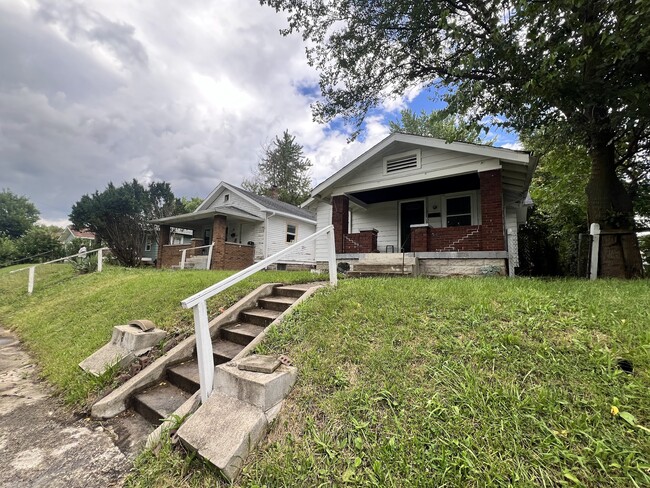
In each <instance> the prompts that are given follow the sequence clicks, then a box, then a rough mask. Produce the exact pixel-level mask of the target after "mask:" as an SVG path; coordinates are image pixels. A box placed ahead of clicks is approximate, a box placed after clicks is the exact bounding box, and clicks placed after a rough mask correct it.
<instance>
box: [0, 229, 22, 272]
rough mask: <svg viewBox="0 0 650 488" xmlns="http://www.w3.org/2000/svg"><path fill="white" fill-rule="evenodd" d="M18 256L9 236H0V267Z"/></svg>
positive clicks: (14, 244)
mask: <svg viewBox="0 0 650 488" xmlns="http://www.w3.org/2000/svg"><path fill="white" fill-rule="evenodd" d="M17 256H18V250H17V249H16V243H15V241H14V240H12V239H10V238H9V237H5V236H0V267H2V266H6V265H7V264H9V263H11V262H12V261H13V260H14V259H16V258H17Z"/></svg>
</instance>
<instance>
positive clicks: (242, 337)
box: [219, 322, 264, 346]
mask: <svg viewBox="0 0 650 488" xmlns="http://www.w3.org/2000/svg"><path fill="white" fill-rule="evenodd" d="M263 330H264V327H262V326H261V325H255V324H249V323H246V322H237V323H234V324H228V325H224V326H223V327H222V328H221V329H219V332H220V334H221V338H222V339H225V340H227V341H230V342H234V343H235V344H241V345H242V346H245V345H247V344H249V343H250V341H252V340H253V339H255V338H256V337H257V336H258V335H259V334H260V333H261V332H262V331H263Z"/></svg>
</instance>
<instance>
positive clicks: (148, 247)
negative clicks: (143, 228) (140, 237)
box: [144, 236, 153, 252]
mask: <svg viewBox="0 0 650 488" xmlns="http://www.w3.org/2000/svg"><path fill="white" fill-rule="evenodd" d="M152 247H153V242H152V241H151V236H147V238H146V239H145V241H144V250H145V251H146V252H149V251H151V249H152Z"/></svg>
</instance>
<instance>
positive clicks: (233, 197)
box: [210, 188, 264, 240]
mask: <svg viewBox="0 0 650 488" xmlns="http://www.w3.org/2000/svg"><path fill="white" fill-rule="evenodd" d="M226 194H228V195H229V198H228V201H227V202H224V201H223V198H224V195H226ZM219 207H237V208H239V209H241V210H245V211H246V212H249V213H252V214H253V215H256V216H258V217H262V218H263V217H264V212H262V211H261V210H260V209H259V207H258V206H257V205H255V204H253V203H251V202H249V201H248V200H246V199H245V198H242V197H241V196H239V195H238V194H237V193H235V192H233V191H230V190H228V189H227V188H224V189H222V190H221V191H220V192H219V194H217V197H216V198H215V200H214V202H212V205H210V208H219ZM251 240H252V239H251Z"/></svg>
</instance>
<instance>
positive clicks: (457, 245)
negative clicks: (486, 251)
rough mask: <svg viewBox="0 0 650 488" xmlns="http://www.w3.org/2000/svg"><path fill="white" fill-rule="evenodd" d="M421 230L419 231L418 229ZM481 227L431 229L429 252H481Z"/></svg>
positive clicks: (466, 226)
mask: <svg viewBox="0 0 650 488" xmlns="http://www.w3.org/2000/svg"><path fill="white" fill-rule="evenodd" d="M418 230H419V229H418ZM481 230H482V226H481V225H461V226H458V227H443V228H439V229H432V228H429V244H428V250H429V251H434V252H436V251H437V252H443V251H480V250H481V237H482V231H481Z"/></svg>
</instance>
